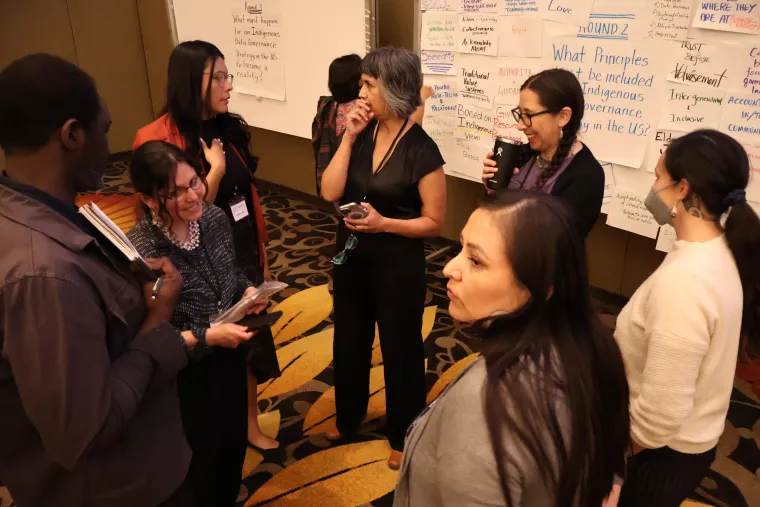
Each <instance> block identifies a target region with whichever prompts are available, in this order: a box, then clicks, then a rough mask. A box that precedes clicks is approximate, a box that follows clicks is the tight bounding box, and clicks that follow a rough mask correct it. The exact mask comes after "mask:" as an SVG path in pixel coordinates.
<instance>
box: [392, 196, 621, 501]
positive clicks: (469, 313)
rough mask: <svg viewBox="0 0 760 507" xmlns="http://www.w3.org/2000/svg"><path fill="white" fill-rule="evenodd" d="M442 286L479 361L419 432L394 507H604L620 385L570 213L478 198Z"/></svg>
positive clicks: (614, 471)
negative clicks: (479, 342)
mask: <svg viewBox="0 0 760 507" xmlns="http://www.w3.org/2000/svg"><path fill="white" fill-rule="evenodd" d="M535 231H541V234H536V233H535ZM444 274H445V275H446V276H447V277H448V278H449V283H448V295H449V298H450V299H451V304H450V306H449V312H450V313H451V316H452V317H453V318H455V319H456V320H459V321H462V322H469V323H473V324H475V325H476V329H479V331H480V332H481V335H482V338H483V348H482V357H480V358H478V359H476V360H475V361H473V362H472V364H470V365H469V366H468V367H467V368H466V369H465V370H464V371H463V372H462V373H461V374H460V375H459V376H458V377H457V378H456V379H455V380H454V381H452V383H451V384H450V385H449V386H448V387H447V388H446V390H444V392H443V393H442V394H441V395H440V396H439V397H438V399H437V400H436V401H435V402H433V404H431V405H430V407H428V410H427V411H426V412H424V413H423V415H421V416H420V417H419V418H418V420H417V421H415V424H414V425H413V427H412V429H411V430H410V433H409V436H408V439H407V444H406V446H407V450H406V452H405V454H404V464H403V466H402V469H401V474H400V477H399V484H398V488H397V490H396V497H395V502H394V506H395V507H407V506H417V505H425V506H426V507H443V506H452V507H454V506H460V505H483V506H502V505H508V506H517V505H520V506H523V507H533V506H535V507H539V506H540V507H543V506H547V505H555V506H562V507H574V506H579V505H582V506H601V505H602V504H603V502H604V500H605V498H607V497H608V495H609V493H610V491H611V490H612V488H613V482H614V476H615V475H618V476H621V477H622V476H623V475H624V469H625V453H626V448H627V447H628V434H629V422H628V386H627V384H626V379H625V371H624V368H623V360H622V358H621V356H620V350H619V349H618V347H617V345H616V343H615V340H614V339H613V338H612V336H611V335H610V334H609V333H608V332H607V331H606V330H605V328H604V326H603V325H602V324H601V322H600V321H599V319H598V317H597V315H596V313H595V311H594V309H593V307H592V304H591V298H590V296H589V291H588V283H587V281H586V280H587V277H586V263H585V255H584V249H583V244H582V242H581V241H580V239H579V238H578V235H577V231H576V229H575V223H574V221H573V218H572V216H571V214H570V212H569V211H568V210H567V207H566V205H565V204H564V203H562V202H561V201H558V200H556V199H552V198H550V197H547V196H545V195H541V194H537V193H532V192H531V193H524V192H515V191H503V192H498V193H496V194H494V195H491V196H488V197H486V199H485V200H484V202H483V203H481V204H480V206H479V207H478V209H476V210H475V212H474V213H473V214H472V215H471V216H470V219H469V221H468V222H467V225H466V226H465V228H464V230H463V231H462V251H461V253H460V254H459V255H458V256H457V257H456V258H454V259H453V260H452V261H451V262H449V264H448V265H447V266H446V268H445V269H444ZM609 505H614V499H613V501H612V502H611V503H610V504H609Z"/></svg>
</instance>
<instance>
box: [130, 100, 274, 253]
mask: <svg viewBox="0 0 760 507" xmlns="http://www.w3.org/2000/svg"><path fill="white" fill-rule="evenodd" d="M148 141H166V142H167V143H171V144H174V145H176V146H179V147H180V148H182V149H183V150H184V149H185V140H184V138H183V137H182V135H180V133H179V130H178V129H177V126H176V125H175V124H174V122H172V120H171V118H169V114H168V113H167V114H165V115H163V116H162V117H160V118H159V119H157V120H156V121H154V122H152V123H149V124H148V125H146V126H144V127H143V128H141V129H140V130H138V131H137V135H136V136H135V142H134V143H133V144H132V150H133V151H134V150H136V149H137V148H138V147H139V146H141V145H143V144H145V143H147V142H148ZM228 146H230V147H231V148H232V151H234V152H235V155H237V157H238V158H239V159H240V161H241V162H242V163H243V165H244V166H246V167H248V164H246V163H245V159H243V157H242V156H241V155H240V152H239V151H238V149H237V148H235V146H234V145H233V144H232V143H229V144H228ZM251 194H252V197H253V199H252V200H253V216H254V218H255V220H256V230H257V232H258V234H257V236H258V239H259V262H260V263H261V265H262V266H263V265H265V263H266V260H267V258H266V252H265V251H264V244H265V243H267V242H268V241H269V234H268V233H267V227H266V223H265V222H264V215H263V213H262V212H261V203H260V202H259V192H258V190H256V186H255V185H254V184H253V183H251Z"/></svg>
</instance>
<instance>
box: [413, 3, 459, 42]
mask: <svg viewBox="0 0 760 507" xmlns="http://www.w3.org/2000/svg"><path fill="white" fill-rule="evenodd" d="M457 19H458V15H457V14H456V13H455V12H436V11H430V12H423V13H422V40H421V41H420V48H421V49H426V50H433V51H455V50H456V48H457Z"/></svg>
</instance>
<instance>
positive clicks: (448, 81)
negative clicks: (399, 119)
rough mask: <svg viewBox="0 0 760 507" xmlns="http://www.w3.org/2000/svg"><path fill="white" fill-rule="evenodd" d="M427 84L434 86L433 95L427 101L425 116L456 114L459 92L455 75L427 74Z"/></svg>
mask: <svg viewBox="0 0 760 507" xmlns="http://www.w3.org/2000/svg"><path fill="white" fill-rule="evenodd" d="M424 82H425V85H427V86H430V87H431V88H433V95H431V96H430V97H429V98H428V99H427V100H426V101H425V118H427V117H428V116H452V117H453V116H456V114H457V103H458V99H459V93H458V92H457V88H458V87H457V80H456V78H453V77H439V76H426V77H425V81H424Z"/></svg>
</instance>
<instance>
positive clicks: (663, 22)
mask: <svg viewBox="0 0 760 507" xmlns="http://www.w3.org/2000/svg"><path fill="white" fill-rule="evenodd" d="M693 3H694V0H648V1H647V7H648V9H647V11H648V12H649V13H650V20H649V26H648V27H647V28H648V29H647V37H648V38H650V39H664V40H686V34H687V32H688V31H689V20H690V19H691V4H693Z"/></svg>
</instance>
